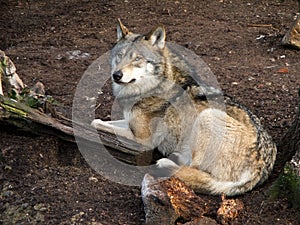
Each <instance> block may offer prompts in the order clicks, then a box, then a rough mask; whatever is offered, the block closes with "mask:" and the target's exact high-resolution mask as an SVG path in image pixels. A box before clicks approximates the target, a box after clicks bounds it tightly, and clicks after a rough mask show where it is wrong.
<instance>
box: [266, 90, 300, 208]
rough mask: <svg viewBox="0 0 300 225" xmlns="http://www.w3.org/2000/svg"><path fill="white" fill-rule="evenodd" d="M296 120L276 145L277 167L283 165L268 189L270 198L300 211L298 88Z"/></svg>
mask: <svg viewBox="0 0 300 225" xmlns="http://www.w3.org/2000/svg"><path fill="white" fill-rule="evenodd" d="M298 94H299V98H298V111H297V114H296V118H295V120H294V122H293V124H292V126H291V127H290V129H289V130H288V132H287V133H286V134H285V136H284V137H283V138H282V141H281V143H280V144H279V145H278V150H279V155H278V160H277V161H278V163H277V166H280V165H282V166H283V164H284V163H285V162H286V163H285V165H284V169H283V170H282V172H281V174H280V176H279V177H278V179H277V180H276V181H275V182H274V184H273V185H272V187H271V189H270V193H269V195H270V198H271V199H277V198H281V197H283V198H287V199H288V200H289V201H290V203H291V204H292V205H293V207H294V208H296V209H298V210H300V88H299V93H298Z"/></svg>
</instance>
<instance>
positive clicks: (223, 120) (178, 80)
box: [92, 20, 276, 196]
mask: <svg viewBox="0 0 300 225" xmlns="http://www.w3.org/2000/svg"><path fill="white" fill-rule="evenodd" d="M165 39H166V32H165V29H164V27H162V26H159V27H157V28H156V29H154V30H153V31H151V32H150V33H149V34H146V35H140V34H135V33H132V32H130V31H129V30H128V28H127V27H125V26H124V25H123V24H122V22H121V21H120V20H119V23H118V25H117V43H116V45H115V46H114V47H113V49H112V51H111V78H112V82H113V94H114V95H115V97H116V99H117V100H118V102H119V103H120V105H121V106H122V108H123V114H124V119H123V120H116V121H102V120H100V119H95V120H93V121H92V126H94V127H95V128H99V129H100V128H101V129H102V128H103V127H104V128H105V129H111V130H113V131H114V132H115V133H116V134H117V135H123V136H126V137H127V138H129V139H132V140H135V141H137V142H139V143H142V144H144V145H147V146H149V147H151V148H155V147H157V148H158V150H159V151H160V152H161V153H162V154H163V155H164V156H166V158H162V159H160V160H158V162H157V164H156V169H154V170H153V175H155V176H169V175H173V176H176V177H178V178H179V179H181V180H183V181H184V182H185V183H186V184H187V185H189V186H190V187H191V188H193V189H194V191H196V192H200V193H206V194H212V195H219V194H225V195H227V196H232V195H238V194H242V193H244V192H247V191H250V190H251V189H253V188H254V187H255V186H257V185H259V184H261V183H262V182H264V181H265V180H266V179H267V178H268V176H269V174H270V173H271V170H272V168H273V165H274V161H275V157H276V146H275V144H274V143H273V141H272V139H271V137H270V136H269V135H268V134H267V132H266V131H265V130H264V129H263V127H262V125H261V124H260V121H259V120H258V118H257V117H256V116H255V115H253V114H252V113H251V112H250V111H249V110H247V109H246V108H245V107H243V106H240V105H239V104H238V103H235V102H234V101H232V100H231V99H230V98H229V97H224V104H225V106H226V111H225V110H222V109H219V108H218V107H212V106H211V104H209V101H208V100H207V99H208V97H209V96H210V95H214V94H220V92H218V90H216V89H214V88H213V87H210V86H209V85H205V84H202V83H201V82H200V84H198V83H199V82H196V80H195V79H194V78H193V76H191V74H192V69H191V68H190V67H189V64H188V62H186V61H185V60H184V58H183V57H181V56H180V55H179V54H176V53H174V52H172V51H171V49H170V48H169V47H168V45H167V44H166V41H165ZM203 90H204V91H203ZM150 173H151V172H150Z"/></svg>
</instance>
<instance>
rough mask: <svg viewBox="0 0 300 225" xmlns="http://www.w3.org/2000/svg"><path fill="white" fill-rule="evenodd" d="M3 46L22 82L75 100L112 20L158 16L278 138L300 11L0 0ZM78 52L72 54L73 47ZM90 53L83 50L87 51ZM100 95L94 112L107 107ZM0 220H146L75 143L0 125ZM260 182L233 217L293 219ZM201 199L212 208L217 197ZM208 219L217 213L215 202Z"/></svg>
mask: <svg viewBox="0 0 300 225" xmlns="http://www.w3.org/2000/svg"><path fill="white" fill-rule="evenodd" d="M0 3H1V4H0V8H1V14H0V49H1V50H4V51H5V52H6V54H7V55H8V56H9V57H11V59H12V60H13V62H14V63H15V65H16V67H17V70H18V74H19V75H20V76H21V78H22V79H23V81H24V82H25V83H26V84H27V85H28V86H32V85H33V84H35V83H36V82H37V81H41V82H43V83H44V84H45V86H46V91H47V94H49V95H52V96H53V97H54V98H55V99H57V100H58V101H59V102H61V103H63V104H64V105H65V106H66V107H67V108H69V109H70V108H71V107H72V100H73V95H74V92H75V88H76V84H77V82H78V81H79V80H80V78H81V76H82V75H83V73H84V71H85V70H86V69H87V67H88V66H89V65H90V64H91V63H92V62H93V61H94V60H95V59H97V58H98V57H99V56H101V55H102V54H104V53H105V52H107V51H108V50H109V49H111V47H112V46H113V44H114V42H115V40H116V20H117V18H122V20H123V22H124V23H125V24H126V25H127V27H128V28H130V29H131V30H132V31H134V32H138V33H146V32H149V31H150V30H151V29H152V28H154V27H155V26H156V25H158V24H163V25H164V26H165V27H166V30H167V40H168V41H170V42H175V43H177V44H180V45H182V46H185V47H187V48H188V49H190V50H193V51H194V52H196V53H197V54H198V55H200V56H201V57H202V59H203V60H204V61H205V62H206V63H207V64H208V65H209V67H210V68H211V70H212V71H213V73H214V74H215V76H216V77H217V79H218V82H219V84H220V86H221V88H222V90H223V91H224V92H226V93H227V94H229V95H231V96H233V97H234V98H235V99H237V100H238V101H240V102H241V103H242V104H244V105H246V106H247V107H248V108H249V109H250V110H252V111H253V112H254V113H255V114H256V115H258V117H260V118H261V120H262V123H263V125H264V126H265V127H266V129H267V130H268V131H269V132H270V134H271V135H272V136H273V138H274V140H275V142H276V143H278V142H279V141H280V138H281V137H282V136H283V134H284V133H285V132H286V131H287V129H288V128H289V126H290V124H291V122H292V121H293V117H294V115H295V111H296V103H297V100H296V99H297V87H298V86H299V85H300V52H299V51H297V50H295V49H289V48H286V47H284V46H282V45H281V39H282V37H283V35H284V34H285V33H286V32H287V30H288V29H289V28H290V27H291V26H292V24H293V21H294V19H295V16H296V12H297V11H298V5H297V1H296V0H282V1H279V0H253V1H250V0H249V1H243V0H231V1H229V0H212V1H208V0H207V1H196V0H190V1H180V0H178V1H177V0H161V1H146V0H122V1H121V0H117V1H109V0H101V1H93V0H81V1H80V0H66V1H58V0H57V1H54V0H49V1H45V0H43V1H42V0H39V1H33V0H30V1H29V0H27V1H25V0H20V1H17V0H15V1H13V0H6V1H2V0H1V1H0ZM75 50H80V51H81V53H80V54H79V55H77V56H75V57H73V58H70V57H69V56H70V51H75ZM84 53H88V54H84ZM110 94H111V93H110V91H109V90H108V91H107V92H105V93H104V95H103V98H102V101H103V102H102V105H101V108H100V110H99V116H100V117H101V118H107V117H109V115H110V107H111V96H110ZM0 132H1V133H0V150H1V153H0V190H1V194H0V224H110V225H111V224H143V223H144V212H143V204H142V200H141V194H140V188H139V187H130V186H124V185H120V184H116V183H112V182H110V181H109V180H106V179H104V178H102V177H101V176H100V175H98V174H96V173H95V172H94V171H93V170H92V169H91V168H89V166H88V165H87V164H86V163H85V161H84V159H83V158H82V157H81V154H80V152H79V151H78V149H77V148H76V146H69V145H68V144H67V143H64V142H62V141H60V140H58V139H57V138H55V137H45V136H43V137H41V136H33V135H31V134H29V133H26V132H23V131H19V130H16V128H14V127H1V128H0ZM279 171H280V168H276V169H275V171H274V172H273V174H272V176H271V178H270V179H269V180H268V181H267V182H266V183H265V184H264V185H263V186H261V187H258V188H256V189H255V190H253V191H251V192H250V193H247V194H245V195H243V196H239V197H236V198H238V199H240V200H241V201H242V202H243V203H244V205H245V207H244V210H243V211H242V212H241V214H240V215H239V217H238V218H237V220H236V221H233V223H232V224H251V225H253V224H274V225H275V224H278V225H279V224H280V225H289V224H293V225H296V224H300V223H299V217H298V220H297V213H296V211H295V210H294V209H292V208H291V206H290V205H289V203H288V202H287V201H286V200H285V199H279V200H275V201H268V200H267V198H266V191H267V190H268V188H269V187H270V184H271V183H272V181H274V180H275V179H276V177H277V176H278V173H279ZM200 196H201V197H203V198H204V199H205V200H206V201H207V202H208V204H210V205H211V206H212V207H213V209H215V210H216V209H217V207H218V204H219V202H220V197H214V196H205V195H200ZM209 216H210V217H212V218H214V216H215V213H214V211H213V210H212V213H211V215H209Z"/></svg>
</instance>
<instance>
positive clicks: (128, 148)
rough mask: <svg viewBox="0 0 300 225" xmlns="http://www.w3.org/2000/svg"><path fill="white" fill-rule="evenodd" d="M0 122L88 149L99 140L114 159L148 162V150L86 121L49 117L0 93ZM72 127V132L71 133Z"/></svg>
mask: <svg viewBox="0 0 300 225" xmlns="http://www.w3.org/2000/svg"><path fill="white" fill-rule="evenodd" d="M0 123H1V124H4V125H9V126H11V125H13V126H16V127H18V128H19V129H22V130H25V131H27V132H31V133H34V134H37V135H52V136H56V137H58V138H60V139H62V140H65V141H68V142H73V143H75V142H76V140H75V138H74V133H76V136H77V140H81V141H84V142H85V143H86V144H87V145H89V147H90V148H94V149H97V148H98V147H99V138H100V140H101V143H102V144H103V145H105V146H107V147H109V148H108V150H109V151H110V153H111V154H112V155H113V156H115V157H116V158H117V159H119V160H121V161H124V162H126V163H129V164H133V165H140V166H144V165H149V164H150V163H151V161H152V150H149V149H147V148H146V147H145V146H142V145H140V144H138V143H136V142H133V141H132V140H128V139H126V138H125V137H120V136H118V137H116V135H115V134H114V133H112V132H110V131H108V130H105V129H103V130H101V129H100V130H97V131H96V130H95V129H94V128H93V127H91V126H90V125H89V124H77V123H74V122H73V121H71V120H70V119H67V118H65V117H63V116H58V118H53V117H51V116H49V115H47V114H45V113H43V112H41V111H40V110H37V109H33V108H30V107H28V106H26V105H24V104H22V103H20V102H17V101H15V100H13V99H10V98H8V97H5V96H3V95H0ZM74 129H76V132H74Z"/></svg>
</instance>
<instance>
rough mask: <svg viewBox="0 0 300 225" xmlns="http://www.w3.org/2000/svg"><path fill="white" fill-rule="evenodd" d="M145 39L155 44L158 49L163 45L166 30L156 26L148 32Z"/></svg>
mask: <svg viewBox="0 0 300 225" xmlns="http://www.w3.org/2000/svg"><path fill="white" fill-rule="evenodd" d="M146 39H147V40H149V41H150V42H151V44H152V45H154V46H157V47H158V48H160V49H163V48H164V47H165V40H166V31H165V28H164V27H157V28H156V29H155V30H154V31H152V32H150V33H149V34H148V35H147V37H146Z"/></svg>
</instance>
